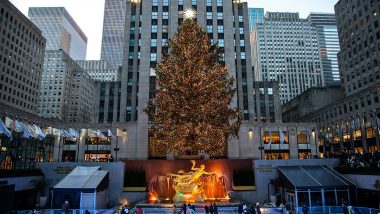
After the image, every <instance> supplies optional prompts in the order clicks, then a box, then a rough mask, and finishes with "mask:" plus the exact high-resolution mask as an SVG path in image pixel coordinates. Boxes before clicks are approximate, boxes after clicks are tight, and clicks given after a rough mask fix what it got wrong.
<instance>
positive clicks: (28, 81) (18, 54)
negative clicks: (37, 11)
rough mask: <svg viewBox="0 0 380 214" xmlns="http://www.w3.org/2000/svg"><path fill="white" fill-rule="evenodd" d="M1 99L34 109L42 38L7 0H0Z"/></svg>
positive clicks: (2, 101)
mask: <svg viewBox="0 0 380 214" xmlns="http://www.w3.org/2000/svg"><path fill="white" fill-rule="evenodd" d="M0 26H1V34H0V41H1V43H0V103H1V104H5V105H8V106H11V107H15V108H18V109H21V110H23V111H25V112H29V113H37V110H38V97H39V90H40V81H41V74H42V65H43V63H44V61H43V60H44V52H45V39H44V37H43V36H42V33H41V31H40V30H39V29H38V28H37V27H36V26H35V25H34V24H33V23H32V22H31V21H29V19H28V18H27V17H25V16H24V15H23V14H22V13H21V12H20V11H19V10H18V9H17V8H16V7H14V6H13V5H12V4H11V3H10V2H9V1H8V0H4V1H0Z"/></svg>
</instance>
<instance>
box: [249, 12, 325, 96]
mask: <svg viewBox="0 0 380 214" xmlns="http://www.w3.org/2000/svg"><path fill="white" fill-rule="evenodd" d="M251 36H252V40H251V42H252V56H253V65H254V67H255V77H256V81H274V80H275V81H278V82H279V85H280V86H279V88H280V94H281V95H280V96H281V102H282V103H286V102H287V101H289V100H291V99H292V98H294V97H296V96H297V95H299V94H301V93H302V92H303V91H305V90H307V89H308V88H311V87H313V86H323V85H324V83H323V74H322V72H321V66H320V59H319V51H318V43H317V36H316V31H315V27H313V26H311V25H310V23H309V22H308V20H306V19H300V18H299V15H298V13H280V12H276V13H274V12H268V13H266V15H265V17H264V21H263V23H258V24H257V28H255V30H254V32H253V33H251Z"/></svg>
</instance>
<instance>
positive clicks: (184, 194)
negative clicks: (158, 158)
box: [170, 160, 215, 203]
mask: <svg viewBox="0 0 380 214" xmlns="http://www.w3.org/2000/svg"><path fill="white" fill-rule="evenodd" d="M191 163H192V164H193V165H192V167H191V171H189V172H185V171H184V170H180V171H178V174H170V177H172V178H173V188H174V190H175V192H176V193H175V195H174V198H173V201H174V202H183V201H186V202H190V203H192V202H202V201H204V198H205V196H204V192H203V189H202V185H203V184H202V181H201V180H200V177H201V176H202V175H214V174H215V173H214V172H207V171H205V168H206V167H205V165H203V164H202V165H201V166H200V167H195V165H196V163H195V160H191Z"/></svg>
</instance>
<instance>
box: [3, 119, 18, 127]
mask: <svg viewBox="0 0 380 214" xmlns="http://www.w3.org/2000/svg"><path fill="white" fill-rule="evenodd" d="M5 126H6V127H8V128H11V129H12V130H15V129H16V124H15V121H13V120H11V119H10V118H9V117H5Z"/></svg>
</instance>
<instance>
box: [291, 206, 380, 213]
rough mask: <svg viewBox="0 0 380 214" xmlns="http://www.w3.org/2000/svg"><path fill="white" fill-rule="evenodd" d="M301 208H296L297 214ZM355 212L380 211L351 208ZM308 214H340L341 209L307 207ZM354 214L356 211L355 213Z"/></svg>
mask: <svg viewBox="0 0 380 214" xmlns="http://www.w3.org/2000/svg"><path fill="white" fill-rule="evenodd" d="M302 209H303V208H302V207H297V212H296V213H297V214H303V211H302ZM352 209H353V210H354V211H355V210H356V209H358V210H359V211H361V213H366V214H378V213H380V209H374V208H367V207H352ZM308 211H309V212H308V213H309V214H330V213H332V214H342V213H343V207H341V206H325V207H308ZM355 213H356V211H355Z"/></svg>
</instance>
